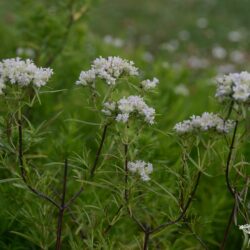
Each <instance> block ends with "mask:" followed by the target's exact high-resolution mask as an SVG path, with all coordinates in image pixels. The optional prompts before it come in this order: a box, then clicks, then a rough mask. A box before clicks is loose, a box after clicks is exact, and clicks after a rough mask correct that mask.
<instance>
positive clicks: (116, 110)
mask: <svg viewBox="0 0 250 250" xmlns="http://www.w3.org/2000/svg"><path fill="white" fill-rule="evenodd" d="M102 112H103V113H104V114H106V115H108V116H111V115H112V114H113V115H114V116H115V120H116V121H118V122H123V123H126V122H128V120H129V118H130V117H131V116H132V115H136V116H139V117H143V118H144V121H145V122H146V123H149V124H153V123H154V119H155V109H153V108H151V107H149V106H148V105H147V104H146V103H145V102H144V100H143V98H142V97H140V96H133V95H132V96H129V97H127V98H126V97H123V98H122V99H120V100H119V101H118V102H107V103H104V109H103V110H102Z"/></svg>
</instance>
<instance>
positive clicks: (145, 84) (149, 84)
mask: <svg viewBox="0 0 250 250" xmlns="http://www.w3.org/2000/svg"><path fill="white" fill-rule="evenodd" d="M158 84H159V80H158V79H157V78H156V77H154V78H153V79H152V80H149V79H147V80H144V81H142V82H141V86H142V88H143V89H144V90H150V89H154V88H155V87H156V86H157V85H158Z"/></svg>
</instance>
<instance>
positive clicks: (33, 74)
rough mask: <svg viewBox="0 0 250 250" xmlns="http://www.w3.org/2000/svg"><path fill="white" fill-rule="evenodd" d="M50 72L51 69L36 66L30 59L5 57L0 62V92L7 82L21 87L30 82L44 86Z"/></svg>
mask: <svg viewBox="0 0 250 250" xmlns="http://www.w3.org/2000/svg"><path fill="white" fill-rule="evenodd" d="M52 74H53V70H52V69H50V68H41V67H37V66H36V65H35V64H34V62H33V61H32V60H30V59H27V60H22V59H20V58H13V59H5V60H3V61H1V62H0V94H2V92H3V89H4V88H6V84H7V83H10V84H13V85H14V84H16V85H19V86H21V87H24V86H28V85H30V84H33V85H34V86H36V87H41V86H44V85H46V84H47V82H48V80H49V79H50V77H51V76H52Z"/></svg>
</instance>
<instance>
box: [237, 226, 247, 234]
mask: <svg viewBox="0 0 250 250" xmlns="http://www.w3.org/2000/svg"><path fill="white" fill-rule="evenodd" d="M239 229H240V230H242V231H243V232H244V233H246V234H250V225H249V224H245V225H241V226H239Z"/></svg>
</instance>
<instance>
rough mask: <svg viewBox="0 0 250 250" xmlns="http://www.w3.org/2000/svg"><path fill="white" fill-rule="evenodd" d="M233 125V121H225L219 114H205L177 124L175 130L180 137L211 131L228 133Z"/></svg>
mask: <svg viewBox="0 0 250 250" xmlns="http://www.w3.org/2000/svg"><path fill="white" fill-rule="evenodd" d="M233 125H234V122H233V121H231V120H227V121H224V120H223V119H222V118H220V117H219V116H218V115H217V114H213V113H208V112H204V113H203V114H202V115H201V116H195V115H193V116H191V117H190V119H189V120H185V121H183V122H179V123H177V124H176V125H175V126H174V130H175V132H176V133H177V134H179V135H183V134H189V133H193V132H203V131H209V130H212V131H216V132H218V133H228V132H229V131H230V130H231V129H232V128H233Z"/></svg>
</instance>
